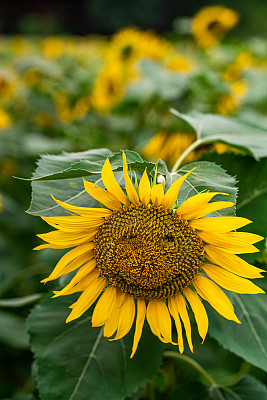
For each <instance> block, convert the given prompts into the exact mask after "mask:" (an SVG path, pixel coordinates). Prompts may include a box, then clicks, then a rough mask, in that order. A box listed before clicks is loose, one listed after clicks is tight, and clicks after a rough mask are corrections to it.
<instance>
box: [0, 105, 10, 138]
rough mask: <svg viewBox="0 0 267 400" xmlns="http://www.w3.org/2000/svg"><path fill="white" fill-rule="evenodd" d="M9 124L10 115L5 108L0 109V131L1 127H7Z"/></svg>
mask: <svg viewBox="0 0 267 400" xmlns="http://www.w3.org/2000/svg"><path fill="white" fill-rule="evenodd" d="M10 125H12V119H11V117H10V116H9V114H8V113H7V112H6V111H5V110H3V109H0V133H1V131H2V129H5V128H8V127H9V126H10Z"/></svg>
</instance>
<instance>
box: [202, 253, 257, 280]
mask: <svg viewBox="0 0 267 400" xmlns="http://www.w3.org/2000/svg"><path fill="white" fill-rule="evenodd" d="M204 250H205V255H206V257H207V258H208V259H209V260H210V261H211V262H212V263H214V264H218V265H220V266H221V267H223V268H225V269H226V270H227V271H230V272H233V273H234V274H237V275H239V276H243V277H244V278H251V279H253V278H262V275H261V272H265V271H264V270H263V269H260V268H256V267H254V266H253V265H250V264H248V263H247V262H246V261H245V260H242V258H240V257H238V256H236V255H234V254H229V253H226V252H225V251H222V250H221V249H219V248H217V247H215V246H210V245H206V246H204Z"/></svg>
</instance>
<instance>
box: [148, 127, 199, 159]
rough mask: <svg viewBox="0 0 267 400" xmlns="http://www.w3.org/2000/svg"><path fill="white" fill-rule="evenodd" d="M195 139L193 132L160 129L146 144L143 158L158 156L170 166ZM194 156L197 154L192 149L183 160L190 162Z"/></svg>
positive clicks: (155, 157) (156, 157)
mask: <svg viewBox="0 0 267 400" xmlns="http://www.w3.org/2000/svg"><path fill="white" fill-rule="evenodd" d="M195 140H196V135H195V134H194V133H184V132H172V133H170V132H165V131H160V132H158V133H156V135H155V136H153V138H152V139H151V140H150V142H149V143H148V144H147V145H146V147H145V148H144V151H143V155H144V158H146V159H149V160H153V161H155V160H158V159H159V158H160V159H162V160H164V161H166V163H168V165H170V166H172V165H174V163H175V162H176V161H177V160H178V158H179V157H180V156H181V155H182V154H183V152H184V151H185V150H186V149H187V148H188V147H189V146H190V145H191V144H192V143H193V142H194V141H195ZM196 157H197V154H196V153H195V152H194V151H192V152H191V153H190V154H189V155H188V156H187V157H186V160H185V161H186V162H192V161H194V160H195V159H196Z"/></svg>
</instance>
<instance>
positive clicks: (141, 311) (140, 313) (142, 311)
mask: <svg viewBox="0 0 267 400" xmlns="http://www.w3.org/2000/svg"><path fill="white" fill-rule="evenodd" d="M145 316H146V303H145V300H143V299H137V314H136V322H135V332H134V340H133V347H132V354H131V357H130V358H132V357H133V356H134V354H135V352H136V349H137V346H138V343H139V340H140V338H141V335H142V330H143V326H144V322H145Z"/></svg>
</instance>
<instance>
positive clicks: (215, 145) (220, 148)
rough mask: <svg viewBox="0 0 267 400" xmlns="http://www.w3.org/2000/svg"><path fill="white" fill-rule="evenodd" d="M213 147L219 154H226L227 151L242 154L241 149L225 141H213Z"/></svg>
mask: <svg viewBox="0 0 267 400" xmlns="http://www.w3.org/2000/svg"><path fill="white" fill-rule="evenodd" d="M213 149H214V150H215V151H216V153H218V154H225V153H229V152H230V153H235V154H240V153H241V150H239V149H237V148H235V147H232V146H229V145H228V144H224V143H213Z"/></svg>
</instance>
